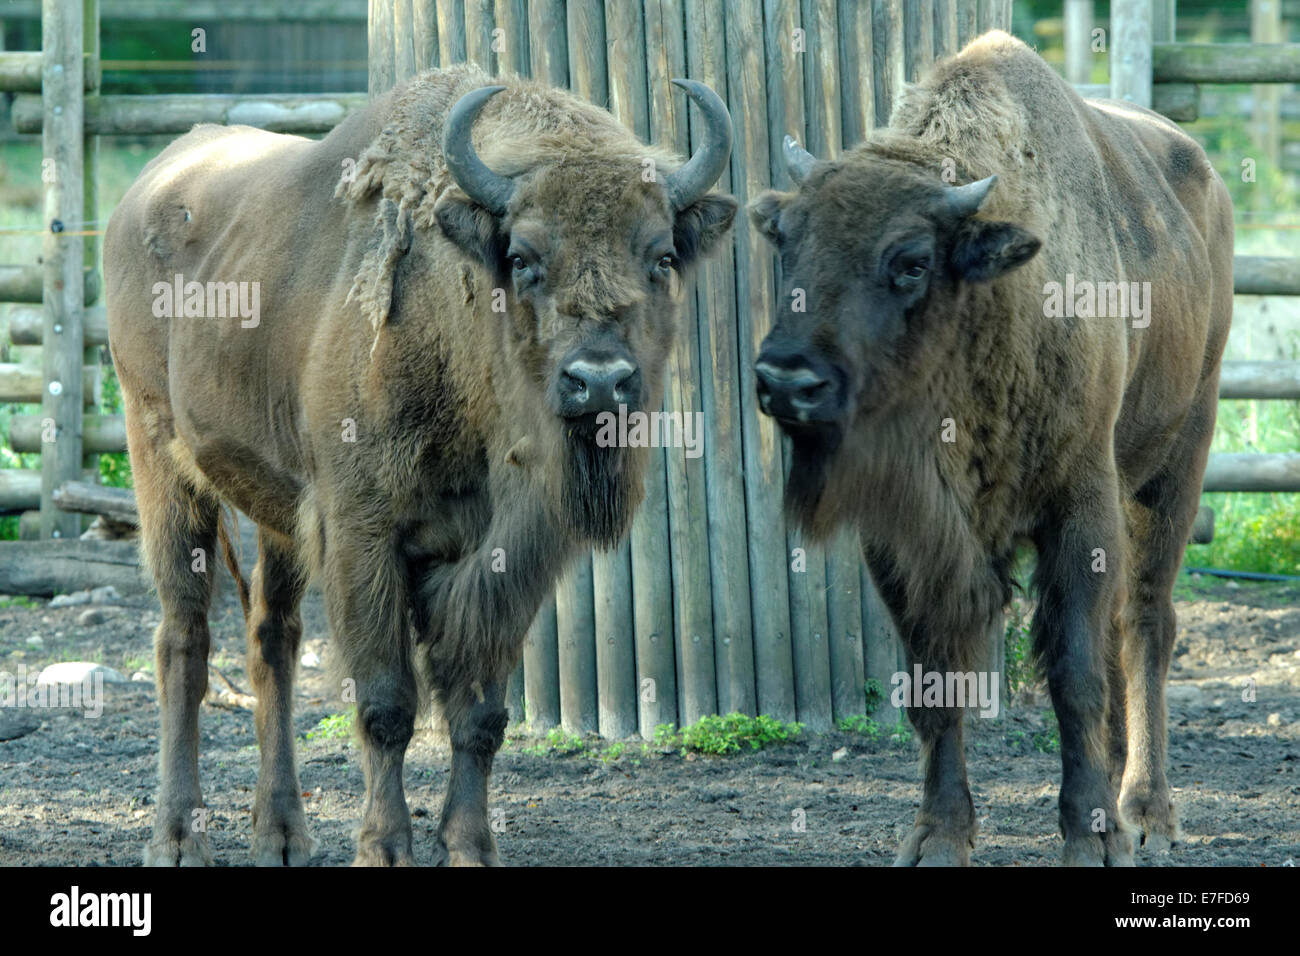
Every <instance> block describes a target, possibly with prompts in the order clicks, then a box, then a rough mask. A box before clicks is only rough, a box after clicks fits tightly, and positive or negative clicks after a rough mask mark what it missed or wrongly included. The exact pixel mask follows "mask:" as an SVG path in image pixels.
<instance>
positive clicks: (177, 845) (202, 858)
mask: <svg viewBox="0 0 1300 956" xmlns="http://www.w3.org/2000/svg"><path fill="white" fill-rule="evenodd" d="M144 865H145V866H211V865H212V851H211V850H209V849H208V838H207V835H206V834H203V833H191V832H188V830H184V831H182V830H180V828H179V827H172V828H168V829H167V830H164V831H162V832H155V833H154V836H153V839H152V840H150V841H149V843H148V844H147V845H146V846H145V848H144Z"/></svg>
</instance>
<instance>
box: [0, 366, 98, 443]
mask: <svg viewBox="0 0 1300 956" xmlns="http://www.w3.org/2000/svg"><path fill="white" fill-rule="evenodd" d="M42 351H44V350H42ZM77 362H78V364H80V362H81V356H80V355H78V356H77ZM61 371H62V370H61V369H60V372H61ZM47 374H49V373H48V372H46V371H45V370H44V369H39V368H33V367H32V366H29V365H15V364H13V363H12V362H0V403H5V402H18V403H22V404H32V405H35V404H38V403H40V404H42V405H43V404H44V398H45V396H46V395H47V394H48V392H47V390H46V387H45V381H46V378H45V376H46V375H47ZM59 381H60V385H66V383H65V382H63V381H62V380H59ZM68 391H69V389H67V388H62V389H61V390H60V393H59V395H58V396H57V397H58V398H60V399H62V398H64V396H65V395H66V394H67V393H68ZM71 391H72V392H73V393H74V394H75V396H76V398H77V399H79V400H84V401H85V403H86V404H87V405H91V406H92V407H93V406H95V405H98V404H99V402H100V401H101V399H102V392H103V372H102V370H101V369H100V367H99V366H98V365H86V366H82V368H81V376H80V378H79V379H78V378H76V377H75V376H74V381H73V387H72V389H71ZM51 397H56V396H51ZM40 417H42V418H45V417H51V418H53V419H54V420H55V422H56V423H57V425H58V427H59V429H60V434H65V431H64V430H65V429H67V428H70V427H74V426H72V425H69V424H68V423H66V422H65V421H63V420H60V418H59V417H58V416H57V415H54V414H53V413H52V412H50V411H49V409H46V408H42V410H41V416H40ZM76 427H77V428H78V430H79V429H80V425H77V426H76ZM60 440H62V439H60ZM78 467H80V459H78Z"/></svg>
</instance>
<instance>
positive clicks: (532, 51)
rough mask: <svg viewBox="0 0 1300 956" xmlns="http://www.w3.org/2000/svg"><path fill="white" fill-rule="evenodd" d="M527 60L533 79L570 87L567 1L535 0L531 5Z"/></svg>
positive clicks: (529, 9) (529, 10)
mask: <svg viewBox="0 0 1300 956" xmlns="http://www.w3.org/2000/svg"><path fill="white" fill-rule="evenodd" d="M528 58H529V62H530V63H531V64H532V76H533V78H534V79H536V80H541V81H542V82H543V83H549V84H551V86H568V85H569V47H568V41H567V38H566V36H565V14H564V0H533V2H532V3H530V4H529V5H528Z"/></svg>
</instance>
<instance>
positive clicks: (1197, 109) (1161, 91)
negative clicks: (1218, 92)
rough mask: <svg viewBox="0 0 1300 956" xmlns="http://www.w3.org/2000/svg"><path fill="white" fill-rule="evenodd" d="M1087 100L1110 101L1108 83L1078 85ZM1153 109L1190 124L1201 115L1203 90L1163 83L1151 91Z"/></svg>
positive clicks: (1193, 85)
mask: <svg viewBox="0 0 1300 956" xmlns="http://www.w3.org/2000/svg"><path fill="white" fill-rule="evenodd" d="M1074 88H1075V90H1076V91H1078V93H1079V95H1080V96H1082V97H1083V98H1084V99H1085V100H1108V99H1110V84H1108V83H1076V84H1075V85H1074ZM1151 108H1152V109H1153V110H1155V111H1156V112H1157V113H1160V114H1161V115H1163V116H1167V117H1169V118H1170V119H1171V120H1173V121H1174V122H1175V123H1190V122H1192V121H1193V120H1195V119H1198V118H1199V117H1200V115H1201V88H1200V87H1199V86H1197V85H1196V84H1195V83H1161V84H1160V85H1159V86H1156V87H1154V88H1153V89H1152V91H1151Z"/></svg>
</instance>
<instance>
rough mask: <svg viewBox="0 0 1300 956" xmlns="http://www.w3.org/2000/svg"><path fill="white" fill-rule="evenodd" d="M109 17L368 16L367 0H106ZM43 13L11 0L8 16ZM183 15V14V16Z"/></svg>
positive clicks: (35, 3) (36, 2)
mask: <svg viewBox="0 0 1300 956" xmlns="http://www.w3.org/2000/svg"><path fill="white" fill-rule="evenodd" d="M104 5H105V7H106V8H107V16H108V18H109V19H112V20H122V21H126V22H128V23H140V22H146V21H147V22H153V21H155V20H176V19H178V18H182V19H183V20H184V22H186V23H191V22H193V23H202V22H204V21H207V20H216V21H220V22H228V23H243V22H253V23H258V22H267V21H272V22H280V21H283V22H288V23H303V22H308V21H317V20H319V21H323V22H329V23H359V22H364V21H365V19H366V0H293V2H292V3H267V2H266V0H184V2H183V3H181V2H178V0H105V4H104ZM40 14H41V3H40V0H9V2H8V3H6V4H5V18H6V19H10V18H13V19H19V18H22V19H28V20H34V19H36V18H37V17H39V16H40ZM182 14H183V17H182Z"/></svg>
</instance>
